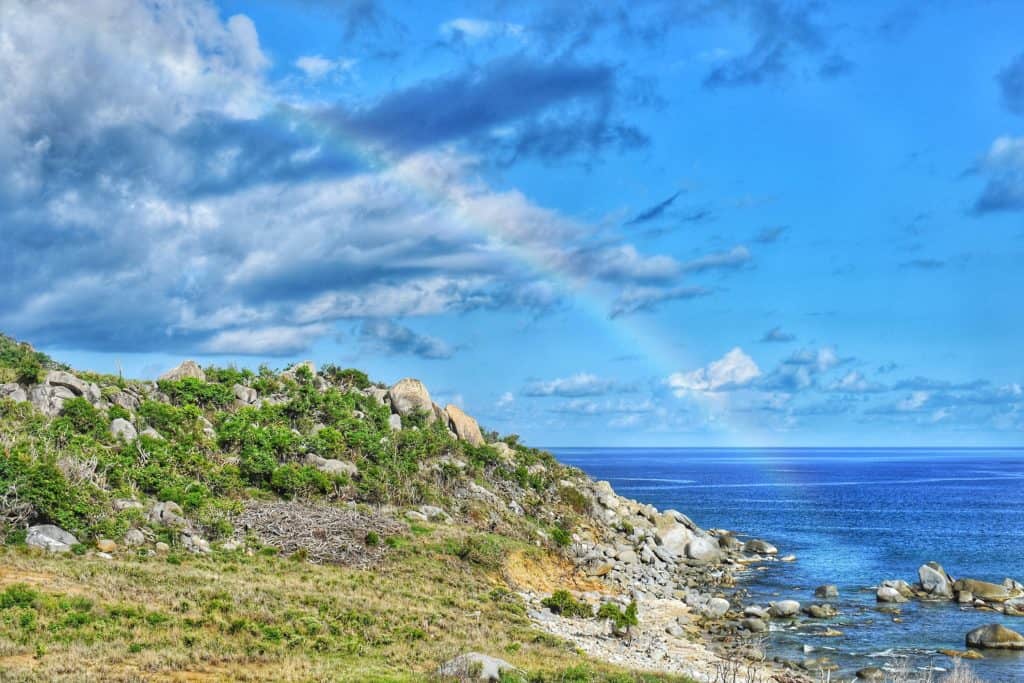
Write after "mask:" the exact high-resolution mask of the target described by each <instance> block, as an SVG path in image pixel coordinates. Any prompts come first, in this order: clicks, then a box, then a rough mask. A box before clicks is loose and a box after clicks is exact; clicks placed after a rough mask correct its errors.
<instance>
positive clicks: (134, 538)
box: [124, 529, 146, 548]
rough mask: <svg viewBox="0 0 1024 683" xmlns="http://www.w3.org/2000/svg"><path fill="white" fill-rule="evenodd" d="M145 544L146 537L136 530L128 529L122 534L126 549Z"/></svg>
mask: <svg viewBox="0 0 1024 683" xmlns="http://www.w3.org/2000/svg"><path fill="white" fill-rule="evenodd" d="M145 542H146V535H145V534H144V533H142V532H141V531H139V530H138V529H129V530H128V531H126V532H124V544H125V546H126V547H128V548H137V547H138V546H140V545H143V544H144V543H145Z"/></svg>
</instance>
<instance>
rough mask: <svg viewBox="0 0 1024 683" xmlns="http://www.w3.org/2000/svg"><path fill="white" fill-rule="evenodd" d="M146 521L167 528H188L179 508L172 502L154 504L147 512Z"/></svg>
mask: <svg viewBox="0 0 1024 683" xmlns="http://www.w3.org/2000/svg"><path fill="white" fill-rule="evenodd" d="M148 519H149V521H150V522H151V523H153V524H159V525H160V526H168V527H188V520H187V519H185V517H184V513H183V512H182V510H181V507H180V506H179V505H178V504H177V503H175V502H173V501H170V500H168V501H163V502H160V503H156V504H154V505H153V507H152V508H150V510H149V515H148Z"/></svg>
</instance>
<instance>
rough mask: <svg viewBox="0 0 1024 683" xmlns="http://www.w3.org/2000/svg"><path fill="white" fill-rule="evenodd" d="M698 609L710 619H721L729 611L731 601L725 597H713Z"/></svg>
mask: <svg viewBox="0 0 1024 683" xmlns="http://www.w3.org/2000/svg"><path fill="white" fill-rule="evenodd" d="M698 611H699V612H700V613H701V614H703V615H704V616H705V617H708V618H709V619H721V618H722V617H724V616H725V614H726V612H728V611H729V601H728V600H726V599H725V598H711V599H710V600H708V601H707V602H706V603H704V604H703V605H701V606H700V607H699V608H698Z"/></svg>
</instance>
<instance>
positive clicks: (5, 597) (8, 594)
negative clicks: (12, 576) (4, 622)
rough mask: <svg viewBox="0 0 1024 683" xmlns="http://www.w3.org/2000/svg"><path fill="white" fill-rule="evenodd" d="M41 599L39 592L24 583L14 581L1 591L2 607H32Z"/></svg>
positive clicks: (0, 602) (0, 600) (0, 607)
mask: <svg viewBox="0 0 1024 683" xmlns="http://www.w3.org/2000/svg"><path fill="white" fill-rule="evenodd" d="M38 599H39V593H37V592H36V591H34V590H32V589H31V588H29V587H28V586H27V585H25V584H23V583H12V584H11V585H10V586H8V587H7V588H5V589H4V590H3V592H2V593H0V609H10V608H12V607H32V606H34V605H35V602H36V600H38Z"/></svg>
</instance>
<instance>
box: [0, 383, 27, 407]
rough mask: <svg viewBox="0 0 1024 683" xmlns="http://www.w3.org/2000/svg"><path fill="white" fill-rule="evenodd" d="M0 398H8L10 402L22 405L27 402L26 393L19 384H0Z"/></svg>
mask: <svg viewBox="0 0 1024 683" xmlns="http://www.w3.org/2000/svg"><path fill="white" fill-rule="evenodd" d="M0 398H8V399H10V400H12V401H16V402H18V403H23V402H25V401H27V400H28V392H27V391H25V390H24V389H23V388H22V387H21V385H20V384H18V383H16V382H8V383H7V384H0Z"/></svg>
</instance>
